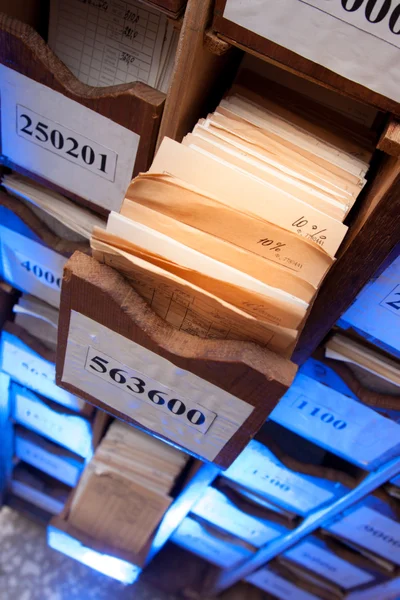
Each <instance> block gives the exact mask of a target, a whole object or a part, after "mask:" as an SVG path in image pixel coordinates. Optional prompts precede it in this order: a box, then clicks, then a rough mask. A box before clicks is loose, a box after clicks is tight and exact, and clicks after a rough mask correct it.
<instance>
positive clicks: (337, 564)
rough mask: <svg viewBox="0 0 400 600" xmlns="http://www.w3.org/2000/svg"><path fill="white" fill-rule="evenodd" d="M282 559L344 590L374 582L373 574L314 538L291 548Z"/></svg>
mask: <svg viewBox="0 0 400 600" xmlns="http://www.w3.org/2000/svg"><path fill="white" fill-rule="evenodd" d="M283 557H285V558H286V559H288V560H290V561H291V562H293V563H295V564H296V565H300V566H301V567H304V568H305V569H308V570H309V571H313V572H314V573H316V574H318V575H320V576H321V577H323V578H324V579H327V580H328V581H331V582H332V583H335V584H337V585H339V586H340V587H341V588H343V589H345V590H349V589H352V588H355V587H358V586H361V585H364V584H366V583H373V582H374V581H375V578H374V575H373V574H371V573H369V572H368V571H366V570H364V569H360V568H359V567H357V566H355V565H353V564H351V563H350V562H348V561H347V560H344V559H343V558H341V557H340V556H338V555H337V554H336V553H334V552H332V551H331V550H330V549H329V547H328V546H327V545H326V544H325V543H324V542H323V541H321V540H319V539H316V538H315V537H309V538H307V539H305V540H303V541H302V542H300V543H299V544H297V545H296V546H293V548H291V549H290V550H288V551H287V552H285V553H284V554H283Z"/></svg>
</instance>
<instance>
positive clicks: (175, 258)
mask: <svg viewBox="0 0 400 600" xmlns="http://www.w3.org/2000/svg"><path fill="white" fill-rule="evenodd" d="M107 234H112V235H115V236H117V237H120V238H122V239H124V240H128V244H129V245H130V252H131V253H132V254H134V255H135V256H139V257H140V258H143V259H144V260H146V261H148V262H151V263H152V264H155V265H157V266H160V267H161V268H163V269H165V270H166V271H169V272H170V273H174V274H176V275H178V276H179V277H182V279H185V280H186V281H190V282H191V283H193V284H194V285H197V286H198V287H200V288H202V289H204V290H207V291H208V292H210V293H212V294H214V295H215V296H217V297H218V298H222V300H225V301H226V302H229V303H230V304H233V305H234V306H237V307H238V308H240V309H241V310H243V311H245V312H248V313H249V314H252V315H254V316H255V317H257V318H258V319H259V320H260V321H267V322H269V323H274V324H275V325H278V326H281V327H288V328H290V329H297V327H298V325H299V324H300V323H301V321H302V320H303V318H304V316H305V314H306V310H307V308H308V304H307V303H306V302H304V301H303V300H300V299H299V298H295V297H294V296H292V295H290V294H288V293H287V292H283V291H282V290H279V289H278V288H274V287H271V286H268V285H266V284H264V283H262V282H261V281H259V280H257V279H255V278H254V277H250V276H249V275H247V274H246V273H243V272H242V271H239V270H238V269H235V268H232V267H229V266H228V265H225V264H224V263H221V262H219V261H217V260H214V259H212V258H210V257H208V256H205V255H204V254H201V253H199V252H197V251H196V250H193V249H192V248H189V247H188V246H185V245H184V244H181V243H180V242H177V241H176V240H174V239H172V238H170V237H168V236H166V235H164V234H162V233H159V232H158V231H156V230H154V229H151V228H149V227H146V226H145V225H141V224H140V223H136V222H134V221H131V220H130V219H127V218H126V217H123V216H121V215H119V214H117V213H110V215H109V218H108V224H107ZM131 239H132V240H134V243H131V242H129V240H131Z"/></svg>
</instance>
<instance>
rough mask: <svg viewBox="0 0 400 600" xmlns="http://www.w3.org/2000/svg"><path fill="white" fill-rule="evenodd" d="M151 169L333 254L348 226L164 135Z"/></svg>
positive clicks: (271, 186) (277, 189) (150, 171)
mask: <svg viewBox="0 0 400 600" xmlns="http://www.w3.org/2000/svg"><path fill="white" fill-rule="evenodd" d="M149 173H169V174H171V175H174V176H175V177H179V178H180V179H182V180H183V181H187V182H188V183H190V184H192V185H195V186H197V187H199V188H200V189H202V190H204V193H205V194H211V195H212V196H215V197H216V198H218V200H219V201H220V202H221V203H223V204H226V205H228V206H230V207H231V208H234V209H236V210H240V211H243V212H246V213H249V214H252V215H254V216H256V217H258V218H261V219H264V220H265V221H268V222H271V223H274V224H275V225H278V226H279V227H282V228H283V229H286V230H287V231H291V232H293V233H296V234H298V235H300V236H302V237H305V238H307V239H312V240H314V241H316V242H317V243H319V244H320V245H321V246H322V247H323V248H324V250H325V251H326V252H327V253H328V254H330V255H331V256H334V254H335V252H336V251H337V249H338V248H339V246H340V244H341V242H342V240H343V238H344V236H345V234H346V231H347V227H346V226H345V225H343V223H340V222H338V221H336V220H335V219H332V217H329V216H328V215H325V214H324V213H322V212H321V211H319V210H317V209H315V208H314V207H312V206H310V205H309V204H306V203H305V202H301V201H300V200H298V199H297V198H294V197H293V196H291V195H290V194H288V193H286V192H283V191H282V190H280V189H279V188H277V187H275V186H273V185H269V184H267V183H266V182H263V181H260V180H259V179H257V178H255V177H252V176H251V175H247V174H245V173H241V172H238V171H235V169H234V168H233V167H232V166H231V165H230V164H229V163H227V162H219V161H216V160H214V159H213V158H211V157H208V156H205V155H203V154H200V153H199V152H195V151H194V150H191V149H190V148H187V147H186V146H183V145H182V144H178V142H175V141H173V140H171V139H169V138H164V140H163V141H162V143H161V146H160V148H159V150H158V152H157V154H156V157H155V159H154V160H153V164H152V166H151V168H150V170H149Z"/></svg>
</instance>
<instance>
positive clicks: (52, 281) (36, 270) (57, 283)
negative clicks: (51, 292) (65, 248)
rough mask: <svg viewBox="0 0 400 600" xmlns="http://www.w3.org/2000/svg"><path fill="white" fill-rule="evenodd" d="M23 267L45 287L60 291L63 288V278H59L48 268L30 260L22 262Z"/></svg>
mask: <svg viewBox="0 0 400 600" xmlns="http://www.w3.org/2000/svg"><path fill="white" fill-rule="evenodd" d="M21 267H23V268H24V269H26V270H27V271H28V273H31V274H32V275H33V276H34V277H36V279H38V280H39V281H41V282H42V283H44V284H45V285H48V286H49V287H52V288H55V289H58V290H59V289H60V288H61V277H57V275H54V273H52V271H50V270H48V269H46V267H42V266H41V265H38V264H36V263H33V262H31V261H30V260H29V259H25V260H21Z"/></svg>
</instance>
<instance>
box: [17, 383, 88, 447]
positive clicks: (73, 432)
mask: <svg viewBox="0 0 400 600" xmlns="http://www.w3.org/2000/svg"><path fill="white" fill-rule="evenodd" d="M11 401H12V407H13V408H12V415H13V417H14V419H15V421H16V422H17V423H19V424H20V425H24V427H27V428H28V429H30V430H32V431H34V432H36V433H39V434H40V435H43V436H45V437H46V438H48V439H49V440H52V441H53V442H56V443H57V444H60V445H61V446H64V448H67V449H68V450H70V451H71V452H75V453H76V454H78V455H79V456H81V457H83V458H90V457H91V455H92V429H91V424H90V422H89V421H88V420H87V419H85V418H84V417H82V416H79V415H76V414H74V413H71V412H68V411H66V410H65V409H62V408H61V407H59V406H57V404H54V403H51V402H46V401H44V400H42V399H41V398H39V397H38V396H36V394H34V393H32V392H31V391H30V390H27V389H26V388H23V387H21V386H19V385H17V384H12V386H11Z"/></svg>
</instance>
